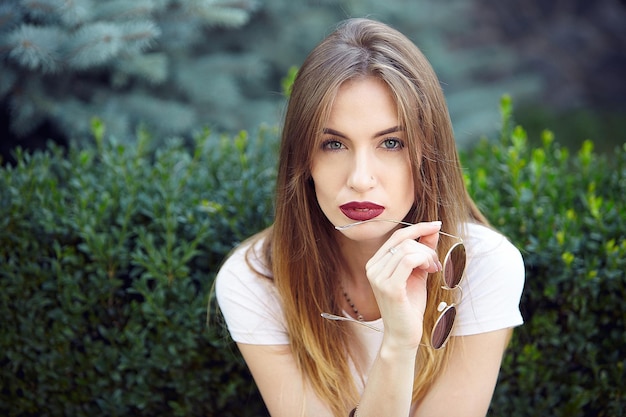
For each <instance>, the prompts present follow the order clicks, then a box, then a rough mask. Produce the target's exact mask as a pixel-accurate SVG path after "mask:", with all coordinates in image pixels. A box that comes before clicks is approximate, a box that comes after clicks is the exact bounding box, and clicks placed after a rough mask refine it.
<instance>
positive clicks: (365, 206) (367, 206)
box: [339, 201, 385, 221]
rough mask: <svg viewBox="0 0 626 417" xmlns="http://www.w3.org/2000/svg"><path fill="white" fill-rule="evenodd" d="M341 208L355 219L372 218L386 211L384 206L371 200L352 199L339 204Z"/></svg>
mask: <svg viewBox="0 0 626 417" xmlns="http://www.w3.org/2000/svg"><path fill="white" fill-rule="evenodd" d="M339 209H340V210H341V212H342V213H343V214H345V216H346V217H348V218H349V219H351V220H355V221H363V220H370V219H373V218H374V217H378V216H380V215H381V214H382V212H383V211H385V208H384V207H383V206H379V205H378V204H374V203H370V202H369V201H351V202H350V203H346V204H344V205H342V206H339Z"/></svg>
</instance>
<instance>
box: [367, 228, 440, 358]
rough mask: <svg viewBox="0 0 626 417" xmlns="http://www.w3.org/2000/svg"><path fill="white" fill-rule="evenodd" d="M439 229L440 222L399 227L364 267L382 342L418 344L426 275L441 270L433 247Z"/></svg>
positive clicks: (405, 346) (401, 345)
mask: <svg viewBox="0 0 626 417" xmlns="http://www.w3.org/2000/svg"><path fill="white" fill-rule="evenodd" d="M440 229H441V222H430V223H418V224H416V225H413V226H408V227H405V228H402V229H398V230H396V231H395V232H394V233H393V234H392V235H391V237H390V238H389V239H388V240H387V241H386V242H385V243H384V244H383V245H382V246H381V247H380V249H379V250H378V251H377V252H376V253H375V254H374V256H373V257H372V258H371V259H370V260H369V261H368V262H367V264H366V266H365V268H366V274H367V278H368V280H369V282H370V285H371V286H372V290H373V291H374V296H375V297H376V301H377V303H378V307H379V308H380V312H381V315H382V318H383V323H384V324H385V336H384V339H383V341H385V339H386V340H387V343H390V344H391V345H392V346H395V347H398V348H402V349H417V348H418V347H419V343H420V340H421V338H422V331H423V319H424V311H425V309H426V298H427V287H426V283H427V281H428V274H429V273H433V272H437V271H440V270H441V263H440V262H439V259H438V257H437V252H436V250H435V249H436V248H437V243H438V241H439V230H440ZM418 239H419V241H418ZM390 249H391V250H390Z"/></svg>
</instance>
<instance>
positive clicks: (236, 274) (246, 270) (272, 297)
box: [216, 224, 524, 364]
mask: <svg viewBox="0 0 626 417" xmlns="http://www.w3.org/2000/svg"><path fill="white" fill-rule="evenodd" d="M259 244H260V243H259ZM464 244H465V247H466V250H467V265H466V269H465V277H464V278H463V280H462V282H461V288H462V295H463V297H462V300H461V302H460V303H459V304H458V306H457V315H456V320H455V324H454V329H453V330H452V335H453V336H468V335H473V334H479V333H485V332H490V331H494V330H499V329H505V328H509V327H514V326H518V325H521V324H522V323H523V319H522V315H521V313H520V309H519V302H520V297H521V294H522V289H523V287H524V262H523V260H522V256H521V254H520V252H519V250H517V248H515V246H513V245H512V244H511V243H510V242H509V241H508V240H507V239H506V238H505V237H504V236H502V235H501V234H499V233H497V232H495V231H493V230H491V229H489V228H487V227H485V226H482V225H477V224H468V225H467V237H466V238H465V240H464ZM247 249H248V247H247V246H242V247H239V248H237V249H236V250H235V251H234V252H233V254H232V255H231V256H230V257H229V258H228V259H227V260H226V262H225V263H224V265H223V266H222V268H221V269H220V271H219V273H218V275H217V277H216V296H217V301H218V303H219V306H220V309H221V311H222V314H223V316H224V318H225V320H226V325H227V326H228V330H229V332H230V334H231V337H232V338H233V340H234V341H235V342H238V343H246V344H258V345H281V344H289V337H288V335H287V328H286V326H285V323H284V319H283V312H282V304H281V301H280V297H279V296H278V293H277V292H276V289H275V287H274V285H273V283H272V281H271V280H269V279H267V278H262V277H259V275H257V274H256V273H255V272H253V271H252V270H251V269H250V267H249V266H248V264H247V263H246V259H245V256H246V255H245V253H246V251H247ZM250 260H251V261H252V262H253V263H254V264H255V268H257V269H258V270H261V271H263V272H266V273H267V275H271V274H270V273H269V271H267V269H266V268H264V267H263V264H262V262H261V261H260V260H258V259H250ZM320 313H322V312H320ZM331 313H332V312H331ZM344 314H345V315H346V316H347V313H345V312H344ZM320 320H324V319H323V318H322V317H321V316H320ZM368 323H369V324H372V325H373V326H375V327H377V328H379V329H383V322H382V319H378V320H374V321H371V322H368ZM345 324H346V325H349V326H352V327H353V328H354V331H355V336H356V337H357V338H359V340H360V341H361V342H362V344H363V346H365V348H366V350H367V352H368V356H369V358H370V360H371V361H373V360H374V358H375V357H376V354H377V352H378V350H379V348H380V345H381V343H382V335H383V333H382V332H377V331H375V330H372V329H369V328H367V327H365V326H361V325H358V324H355V323H345ZM370 364H371V362H370Z"/></svg>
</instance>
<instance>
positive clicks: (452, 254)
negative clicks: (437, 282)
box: [443, 243, 467, 288]
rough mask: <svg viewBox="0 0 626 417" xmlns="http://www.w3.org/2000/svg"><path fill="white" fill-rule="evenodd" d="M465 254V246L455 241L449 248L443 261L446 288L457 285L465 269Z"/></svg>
mask: <svg viewBox="0 0 626 417" xmlns="http://www.w3.org/2000/svg"><path fill="white" fill-rule="evenodd" d="M466 261H467V256H466V254H465V246H463V245H462V244H461V243H457V244H456V245H454V246H453V247H452V249H450V251H449V252H448V254H447V255H446V259H444V261H443V279H444V281H445V282H446V285H447V286H448V288H454V287H456V286H457V285H459V282H461V278H462V277H463V271H465V262H466Z"/></svg>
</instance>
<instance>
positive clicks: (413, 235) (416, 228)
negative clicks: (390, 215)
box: [370, 221, 441, 263]
mask: <svg viewBox="0 0 626 417" xmlns="http://www.w3.org/2000/svg"><path fill="white" fill-rule="evenodd" d="M439 230H441V222H440V221H434V222H426V223H417V224H414V225H413V226H408V227H404V228H402V229H398V230H396V231H395V232H394V233H393V234H392V235H391V237H390V238H389V239H388V240H387V241H386V242H385V243H383V245H382V246H381V247H380V248H379V249H378V251H377V252H376V253H375V254H374V256H372V258H371V259H370V262H372V263H376V262H378V261H380V259H382V258H383V257H384V256H385V255H387V252H389V251H390V249H391V252H394V251H395V248H396V246H398V245H399V244H400V243H401V242H403V241H404V240H408V239H410V240H417V239H420V237H421V236H425V237H426V236H430V235H433V234H437V235H438V233H437V232H439ZM435 239H438V236H436V237H435ZM420 240H421V239H420ZM426 241H427V242H428V244H429V246H430V247H431V248H433V249H434V248H435V247H436V246H437V240H435V241H434V246H433V245H432V243H433V242H432V239H430V238H427V239H426ZM422 243H423V242H422ZM392 248H393V249H392Z"/></svg>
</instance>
